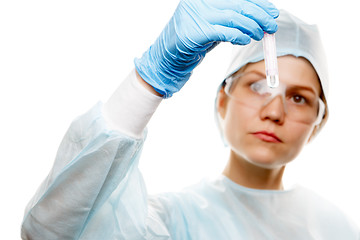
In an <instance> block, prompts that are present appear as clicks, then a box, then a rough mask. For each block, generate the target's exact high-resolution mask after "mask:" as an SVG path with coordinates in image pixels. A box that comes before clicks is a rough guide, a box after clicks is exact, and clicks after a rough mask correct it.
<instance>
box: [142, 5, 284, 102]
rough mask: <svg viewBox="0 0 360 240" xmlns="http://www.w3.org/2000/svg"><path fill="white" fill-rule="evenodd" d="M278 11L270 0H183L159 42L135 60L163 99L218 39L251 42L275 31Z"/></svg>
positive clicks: (176, 88)
mask: <svg viewBox="0 0 360 240" xmlns="http://www.w3.org/2000/svg"><path fill="white" fill-rule="evenodd" d="M278 15H279V11H278V10H277V9H276V8H275V6H274V5H273V4H271V3H269V2H268V1H267V0H180V3H179V5H178V7H177V8H176V10H175V13H174V15H173V16H172V18H171V19H170V21H169V23H168V24H167V25H166V27H165V28H164V30H163V31H162V33H161V34H160V36H159V37H158V38H157V40H156V41H155V43H154V44H153V45H152V46H151V47H150V48H149V49H148V50H147V51H146V52H145V53H144V54H143V56H142V57H141V58H140V59H135V67H136V70H137V72H138V73H139V75H140V76H141V77H142V78H143V79H144V80H145V81H146V82H147V83H149V84H150V85H151V86H152V87H153V88H154V89H155V90H156V91H157V92H159V93H160V94H162V95H163V96H164V98H168V97H171V96H172V94H173V93H175V92H177V91H179V90H180V89H181V88H182V87H183V86H184V84H185V83H186V81H187V80H188V79H189V78H190V75H191V73H192V71H193V69H194V68H195V67H196V66H197V65H199V63H200V62H201V61H202V59H203V58H204V57H205V54H206V53H207V52H209V51H210V50H211V49H213V48H214V47H215V46H216V45H217V44H219V42H231V43H233V44H240V45H246V44H248V43H250V41H251V38H253V39H255V40H261V39H262V38H263V36H264V31H265V32H268V33H274V32H275V31H276V30H277V24H276V22H275V20H274V18H276V17H278Z"/></svg>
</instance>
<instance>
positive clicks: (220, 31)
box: [207, 25, 251, 45]
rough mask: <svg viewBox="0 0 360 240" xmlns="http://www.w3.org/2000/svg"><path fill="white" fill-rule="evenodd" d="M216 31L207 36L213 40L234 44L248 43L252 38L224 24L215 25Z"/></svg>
mask: <svg viewBox="0 0 360 240" xmlns="http://www.w3.org/2000/svg"><path fill="white" fill-rule="evenodd" d="M212 27H213V29H214V31H212V32H211V33H209V34H208V35H207V37H208V38H209V40H212V41H221V42H231V43H232V44H238V45H246V44H249V43H250V42H251V38H250V37H249V36H248V35H247V34H244V33H242V32H241V31H239V30H238V29H236V28H229V27H225V26H222V25H213V26H212Z"/></svg>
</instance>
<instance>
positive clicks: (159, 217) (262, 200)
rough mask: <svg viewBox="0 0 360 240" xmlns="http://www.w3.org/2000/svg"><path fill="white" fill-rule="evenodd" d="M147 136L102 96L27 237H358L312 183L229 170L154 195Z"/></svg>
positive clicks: (43, 196) (31, 212) (30, 221)
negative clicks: (277, 181)
mask: <svg viewBox="0 0 360 240" xmlns="http://www.w3.org/2000/svg"><path fill="white" fill-rule="evenodd" d="M145 136H146V134H144V135H143V137H142V138H138V139H137V138H134V137H130V136H128V135H126V134H123V133H121V132H120V131H118V130H114V129H113V128H111V127H109V124H108V123H107V121H105V119H104V117H103V114H102V103H99V104H97V105H96V106H94V107H93V108H92V109H91V110H90V111H88V112H87V113H85V114H84V115H82V116H80V117H78V118H77V119H75V120H74V121H73V123H72V124H71V126H70V128H69V129H68V131H67V133H66V134H65V136H64V138H63V140H62V142H61V144H60V147H59V150H58V152H57V156H56V159H55V163H54V166H53V168H52V170H51V172H50V173H49V175H48V177H47V178H46V180H45V181H44V182H43V184H42V185H41V186H40V188H39V189H38V191H37V193H36V194H35V196H34V197H33V199H32V200H31V201H30V203H29V204H28V206H27V208H26V211H25V216H24V220H23V224H22V231H21V236H22V238H23V239H47V240H51V239H62V240H65V239H91V240H93V239H101V240H104V239H126V240H130V239H136V240H137V239H139V240H140V239H159V240H160V239H173V240H188V239H196V240H212V239H214V240H220V239H221V240H228V239H229V240H231V239H256V240H259V239H274V240H275V239H277V240H278V239H292V240H304V239H307V240H308V239H326V240H332V239H334V240H340V239H341V240H342V239H346V240H352V239H354V240H359V239H360V235H359V229H358V228H357V226H355V224H354V223H353V222H351V221H350V220H349V218H347V217H346V216H345V215H344V214H343V213H342V212H341V211H340V210H339V209H338V208H336V207H335V206H333V205H332V204H331V203H329V202H327V201H326V200H323V199H322V198H321V197H319V196H317V195H316V194H314V193H312V192H311V191H310V190H307V189H306V188H303V187H300V186H296V187H294V188H291V189H288V190H284V191H276V190H255V189H249V188H245V187H243V186H240V185H238V184H236V183H234V182H232V181H231V180H230V179H228V178H227V177H225V176H223V175H220V176H219V177H218V178H216V179H207V180H203V181H202V182H200V183H198V184H195V185H194V186H191V187H188V188H186V189H184V190H183V191H181V192H176V193H163V194H159V195H154V196H148V194H147V192H146V187H145V184H144V181H143V178H142V175H141V173H140V171H139V168H138V163H139V157H140V155H141V149H142V147H143V144H144V139H145Z"/></svg>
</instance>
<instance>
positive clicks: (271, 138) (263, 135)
mask: <svg viewBox="0 0 360 240" xmlns="http://www.w3.org/2000/svg"><path fill="white" fill-rule="evenodd" d="M253 135H254V136H255V137H257V138H259V139H260V140H263V141H265V142H271V143H280V142H282V141H281V139H280V138H279V137H278V136H276V135H275V134H274V133H270V132H266V131H260V132H255V133H253Z"/></svg>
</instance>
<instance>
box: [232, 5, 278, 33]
mask: <svg viewBox="0 0 360 240" xmlns="http://www.w3.org/2000/svg"><path fill="white" fill-rule="evenodd" d="M241 5H242V6H241V11H240V12H239V13H241V14H242V15H244V16H246V17H248V18H250V19H252V20H254V21H255V22H256V23H257V24H259V25H260V27H261V28H262V29H263V30H264V31H265V32H268V33H274V32H276V31H277V28H278V26H277V23H276V21H275V19H274V17H272V16H271V15H269V14H268V13H267V12H266V11H265V10H264V9H263V8H261V7H259V6H257V5H256V4H254V3H252V2H243V3H242V4H241Z"/></svg>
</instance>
